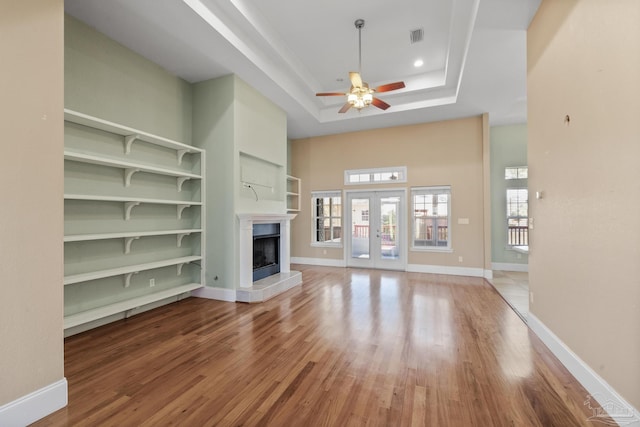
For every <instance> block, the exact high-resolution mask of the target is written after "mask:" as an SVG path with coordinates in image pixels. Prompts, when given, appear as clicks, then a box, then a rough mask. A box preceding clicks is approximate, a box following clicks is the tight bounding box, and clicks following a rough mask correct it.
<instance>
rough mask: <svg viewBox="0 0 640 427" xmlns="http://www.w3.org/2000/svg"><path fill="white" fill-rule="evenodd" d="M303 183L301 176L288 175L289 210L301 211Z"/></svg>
mask: <svg viewBox="0 0 640 427" xmlns="http://www.w3.org/2000/svg"><path fill="white" fill-rule="evenodd" d="M301 183H302V181H301V180H300V178H296V177H295V176H291V175H287V212H300V186H301ZM292 187H293V188H292ZM291 190H293V191H291Z"/></svg>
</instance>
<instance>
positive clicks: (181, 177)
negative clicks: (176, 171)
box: [178, 176, 191, 192]
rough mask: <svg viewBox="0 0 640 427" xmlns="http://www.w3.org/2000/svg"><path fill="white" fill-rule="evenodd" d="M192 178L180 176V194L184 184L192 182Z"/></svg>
mask: <svg viewBox="0 0 640 427" xmlns="http://www.w3.org/2000/svg"><path fill="white" fill-rule="evenodd" d="M190 179H191V178H189V177H188V176H179V177H178V192H180V191H182V184H184V183H185V182H186V181H188V180H190Z"/></svg>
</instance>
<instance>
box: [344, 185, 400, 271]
mask: <svg viewBox="0 0 640 427" xmlns="http://www.w3.org/2000/svg"><path fill="white" fill-rule="evenodd" d="M405 200H406V193H405V191H404V190H388V191H354V192H347V206H346V211H347V212H346V214H347V215H345V216H346V220H347V223H346V224H345V226H348V227H349V233H348V235H347V236H345V237H347V238H346V239H345V240H346V245H347V251H346V252H347V254H346V255H347V265H348V266H352V267H366V268H384V269H390V270H404V269H405V267H406V260H405V258H406V251H405V248H406V242H405V239H406V235H407V233H406V225H405V222H406V214H405V212H404V207H405ZM345 228H346V227H345Z"/></svg>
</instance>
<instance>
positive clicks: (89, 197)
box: [64, 194, 202, 220]
mask: <svg viewBox="0 0 640 427" xmlns="http://www.w3.org/2000/svg"><path fill="white" fill-rule="evenodd" d="M64 199H65V200H85V201H94V202H122V203H124V219H126V220H128V219H130V218H131V211H132V210H133V208H134V207H136V206H138V205H140V204H142V203H148V204H154V205H175V206H177V208H178V210H177V215H178V219H180V218H182V211H183V210H185V209H186V208H190V207H191V206H202V202H188V201H183V200H166V199H145V198H141V197H119V196H98V195H94V194H65V195H64Z"/></svg>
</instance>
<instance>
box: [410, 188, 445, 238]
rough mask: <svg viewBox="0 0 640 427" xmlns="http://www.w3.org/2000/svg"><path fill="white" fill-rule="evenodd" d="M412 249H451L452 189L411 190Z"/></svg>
mask: <svg viewBox="0 0 640 427" xmlns="http://www.w3.org/2000/svg"><path fill="white" fill-rule="evenodd" d="M411 200H412V203H413V232H412V233H413V238H412V245H411V246H412V249H450V248H451V236H450V234H451V233H450V232H449V224H450V223H451V209H450V207H451V187H450V186H446V187H420V188H412V189H411Z"/></svg>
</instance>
